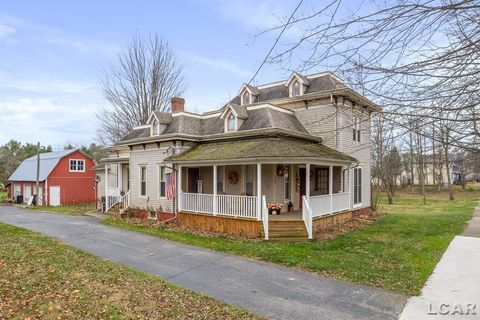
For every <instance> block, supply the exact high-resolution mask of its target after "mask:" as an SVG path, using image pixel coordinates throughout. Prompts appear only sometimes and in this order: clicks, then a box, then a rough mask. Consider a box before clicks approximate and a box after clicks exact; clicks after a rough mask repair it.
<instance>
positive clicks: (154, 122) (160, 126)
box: [147, 111, 172, 137]
mask: <svg viewBox="0 0 480 320" xmlns="http://www.w3.org/2000/svg"><path fill="white" fill-rule="evenodd" d="M170 122H172V115H171V114H170V113H166V112H160V111H154V112H152V113H151V114H150V117H148V120H147V125H149V126H150V136H152V137H153V136H159V135H161V134H162V132H163V131H165V129H166V128H167V126H168V125H169V124H170Z"/></svg>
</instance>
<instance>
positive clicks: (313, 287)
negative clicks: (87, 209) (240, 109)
mask: <svg viewBox="0 0 480 320" xmlns="http://www.w3.org/2000/svg"><path fill="white" fill-rule="evenodd" d="M0 221H1V222H5V223H8V224H12V225H16V226H19V227H23V228H26V229H30V230H34V231H37V232H40V233H42V234H45V235H47V236H52V237H55V238H58V239H60V240H61V241H63V242H65V243H67V244H69V245H71V246H73V247H76V248H79V249H81V250H83V251H86V252H89V253H92V254H94V255H96V256H99V257H103V258H106V259H109V260H111V261H114V262H117V263H121V264H124V265H127V266H130V267H132V268H134V269H137V270H141V271H145V272H149V273H152V274H155V275H158V276H160V277H161V278H163V279H167V280H168V281H170V282H173V283H176V284H178V285H181V286H183V287H186V288H189V289H192V290H194V291H197V292H200V293H203V294H206V295H209V296H212V297H214V298H216V299H218V300H221V301H224V302H227V303H230V304H234V305H237V306H239V307H243V308H245V309H248V310H250V311H252V312H254V313H256V314H258V315H262V316H266V317H271V318H276V319H335V320H339V319H357V320H358V319H382V320H384V319H397V318H398V315H399V314H400V312H401V310H402V308H403V306H404V304H405V301H406V297H404V296H402V295H399V294H396V293H392V292H389V291H385V290H382V289H377V288H371V287H366V286H361V285H351V284H347V283H344V282H341V281H336V280H331V279H326V278H323V277H319V276H316V275H314V274H311V273H306V272H301V271H296V270H293V269H289V268H284V267H281V266H278V265H274V264H270V263H263V262H259V261H255V260H252V259H247V258H242V257H238V256H234V255H228V254H223V253H219V252H214V251H210V250H207V249H203V248H198V247H193V246H188V245H183V244H179V243H176V242H171V241H167V240H162V239H159V238H155V237H151V236H147V235H144V234H140V233H135V232H130V231H126V230H122V229H118V228H115V227H110V226H105V225H101V224H99V223H98V222H99V219H97V218H94V217H86V216H64V215H58V214H48V213H38V212H31V211H26V210H22V209H18V208H12V207H0Z"/></svg>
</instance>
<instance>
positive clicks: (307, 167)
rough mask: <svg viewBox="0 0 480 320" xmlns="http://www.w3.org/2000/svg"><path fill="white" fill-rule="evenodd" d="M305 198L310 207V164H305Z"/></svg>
mask: <svg viewBox="0 0 480 320" xmlns="http://www.w3.org/2000/svg"><path fill="white" fill-rule="evenodd" d="M305 196H306V198H307V202H308V205H310V163H306V164H305Z"/></svg>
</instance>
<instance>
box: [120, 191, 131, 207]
mask: <svg viewBox="0 0 480 320" xmlns="http://www.w3.org/2000/svg"><path fill="white" fill-rule="evenodd" d="M119 202H120V204H121V206H120V211H124V210H125V209H127V208H129V207H130V190H129V191H128V192H127V193H125V194H124V195H123V196H121V197H120V201H119Z"/></svg>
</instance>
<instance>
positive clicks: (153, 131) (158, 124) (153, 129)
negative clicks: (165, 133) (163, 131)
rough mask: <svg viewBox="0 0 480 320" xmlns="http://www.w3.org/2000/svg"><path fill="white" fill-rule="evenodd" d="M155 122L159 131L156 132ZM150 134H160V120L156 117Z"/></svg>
mask: <svg viewBox="0 0 480 320" xmlns="http://www.w3.org/2000/svg"><path fill="white" fill-rule="evenodd" d="M155 122H156V123H157V133H155ZM150 135H151V136H155V137H156V136H159V135H160V122H159V121H158V119H157V118H156V117H155V120H153V123H152V126H151V127H150Z"/></svg>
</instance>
